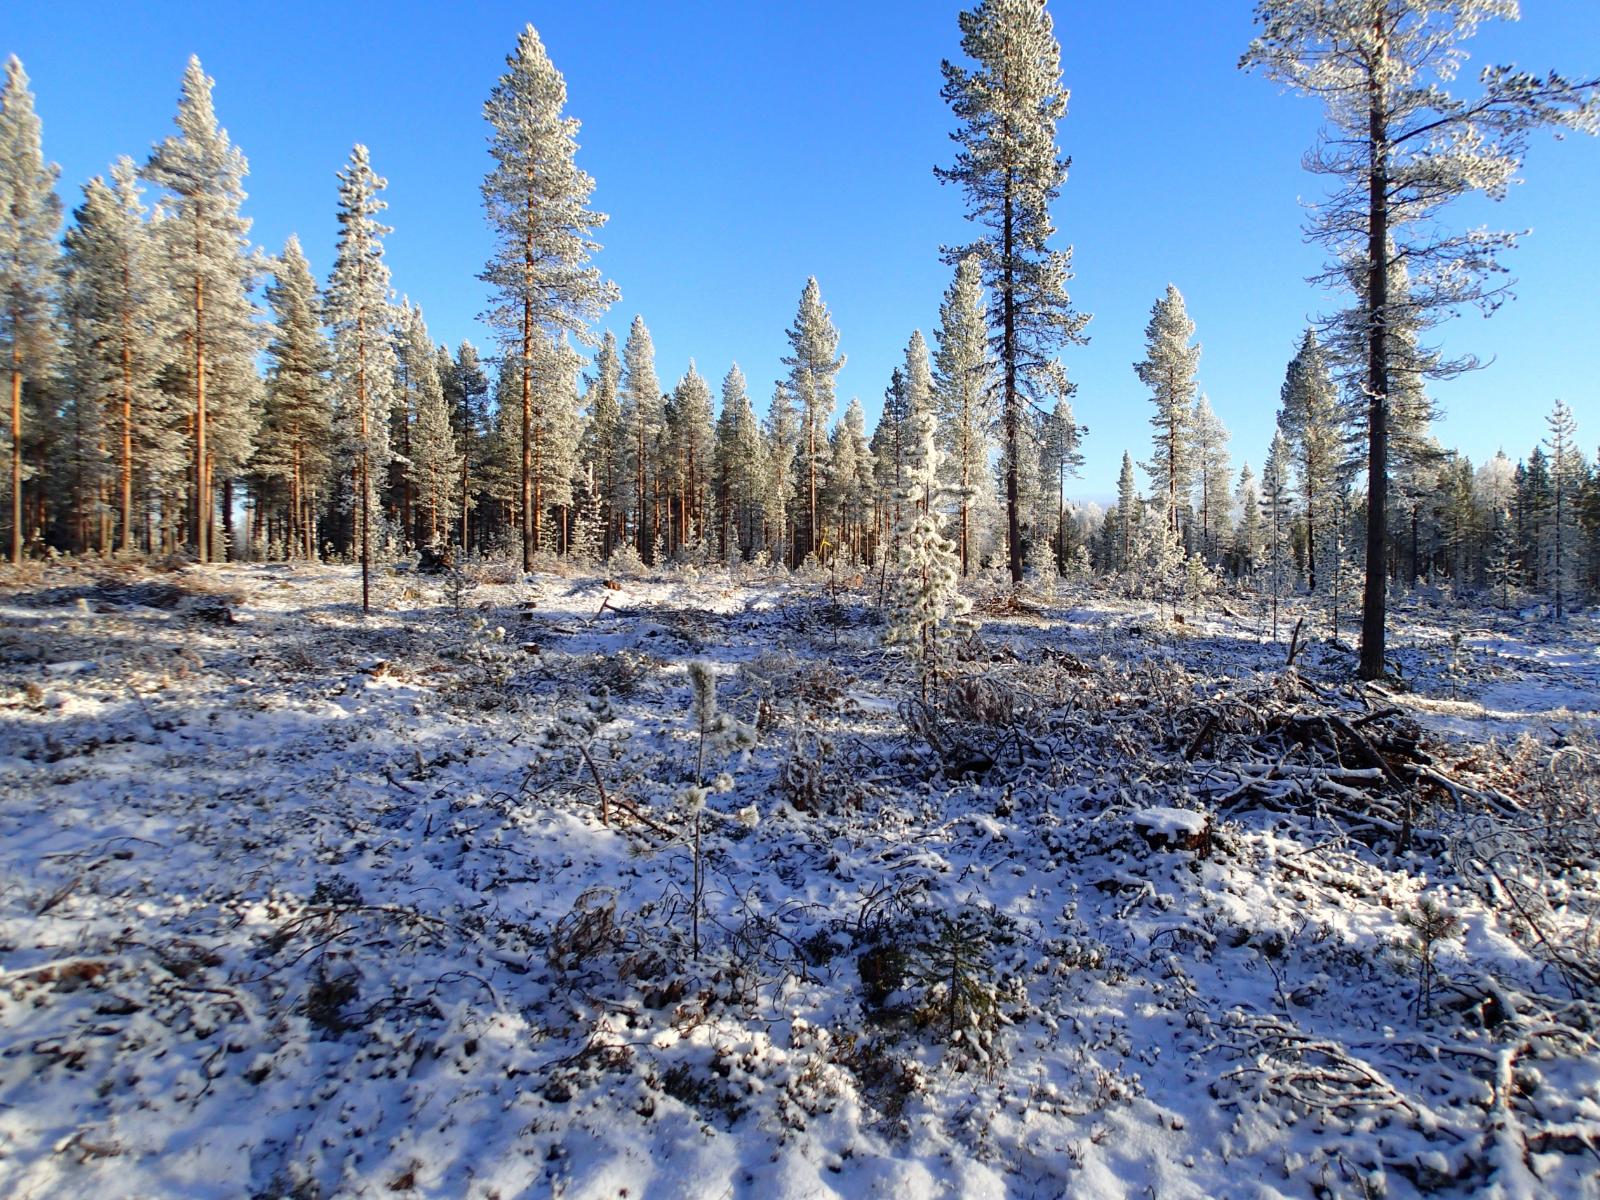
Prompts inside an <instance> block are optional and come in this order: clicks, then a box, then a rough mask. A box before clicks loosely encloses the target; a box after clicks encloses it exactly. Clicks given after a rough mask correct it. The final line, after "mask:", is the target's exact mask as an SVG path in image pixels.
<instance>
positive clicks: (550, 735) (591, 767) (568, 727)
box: [539, 688, 617, 825]
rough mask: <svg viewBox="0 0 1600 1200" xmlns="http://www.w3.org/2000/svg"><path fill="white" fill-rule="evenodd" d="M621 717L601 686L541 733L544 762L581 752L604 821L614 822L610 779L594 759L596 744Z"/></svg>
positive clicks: (541, 756)
mask: <svg viewBox="0 0 1600 1200" xmlns="http://www.w3.org/2000/svg"><path fill="white" fill-rule="evenodd" d="M616 719H617V714H616V710H615V709H613V708H612V707H611V697H610V695H609V693H607V691H606V689H605V688H599V689H597V690H596V691H594V692H592V693H591V694H589V695H588V696H585V697H584V698H583V703H582V704H581V705H578V706H575V707H572V708H567V709H563V710H562V711H561V712H559V713H558V714H556V719H555V721H554V722H552V723H551V724H550V725H548V726H547V727H546V728H545V730H544V732H543V733H541V734H540V735H539V754H540V758H541V759H542V760H544V761H551V760H553V759H555V758H558V757H559V756H561V755H563V754H566V753H572V754H575V755H577V757H578V759H579V760H580V761H581V762H582V763H583V765H584V767H585V768H586V769H587V770H588V772H589V778H591V779H592V780H594V790H595V794H596V795H597V796H598V798H599V801H600V823H601V824H602V825H610V824H611V797H610V795H609V794H608V793H607V792H606V781H605V779H604V778H603V777H602V776H601V774H600V768H599V767H598V766H597V765H596V764H595V761H594V754H593V751H594V748H595V743H596V742H597V741H598V740H599V738H600V736H601V734H602V733H603V732H604V730H605V728H606V726H608V725H610V724H612V723H613V722H614V721H616Z"/></svg>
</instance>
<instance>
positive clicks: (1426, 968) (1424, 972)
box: [1395, 895, 1461, 1017]
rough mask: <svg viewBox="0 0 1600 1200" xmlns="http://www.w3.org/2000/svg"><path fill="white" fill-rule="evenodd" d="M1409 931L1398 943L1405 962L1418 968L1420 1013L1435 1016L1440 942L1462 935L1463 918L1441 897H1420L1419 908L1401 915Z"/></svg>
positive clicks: (1397, 946) (1401, 921) (1398, 948)
mask: <svg viewBox="0 0 1600 1200" xmlns="http://www.w3.org/2000/svg"><path fill="white" fill-rule="evenodd" d="M1400 923H1401V924H1402V925H1404V926H1405V927H1406V930H1407V931H1408V932H1407V933H1406V935H1405V937H1403V938H1402V939H1401V940H1400V941H1398V942H1397V943H1396V944H1395V949H1396V950H1397V951H1398V952H1399V954H1400V956H1401V959H1402V961H1403V962H1407V963H1415V964H1416V971H1417V1015H1418V1016H1419V1017H1431V1016H1432V1015H1433V992H1434V989H1435V988H1437V987H1438V986H1439V982H1440V978H1439V966H1438V954H1439V944H1440V943H1441V942H1447V941H1454V940H1455V939H1456V938H1459V937H1460V936H1461V918H1460V917H1458V916H1456V914H1455V913H1453V912H1451V911H1450V909H1449V908H1448V907H1447V906H1446V905H1445V904H1444V902H1443V901H1441V900H1436V899H1434V898H1433V897H1432V896H1428V895H1423V896H1418V897H1417V905H1416V908H1414V909H1412V910H1410V911H1409V912H1404V913H1401V914H1400Z"/></svg>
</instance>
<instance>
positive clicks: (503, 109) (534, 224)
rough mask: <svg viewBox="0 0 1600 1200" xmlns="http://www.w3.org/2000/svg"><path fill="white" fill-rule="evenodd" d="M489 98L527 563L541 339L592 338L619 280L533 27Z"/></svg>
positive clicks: (535, 516)
mask: <svg viewBox="0 0 1600 1200" xmlns="http://www.w3.org/2000/svg"><path fill="white" fill-rule="evenodd" d="M506 65H507V67H508V68H509V69H508V70H507V72H506V73H505V74H504V75H502V76H501V77H500V80H499V82H498V83H497V84H495V87H494V90H493V91H492V92H491V93H490V94H489V99H488V102H487V103H485V104H484V116H485V117H487V118H488V121H489V124H490V125H491V126H492V127H493V129H494V133H493V135H492V136H491V138H490V141H489V153H490V154H491V155H492V156H493V157H494V160H495V165H494V169H493V170H492V171H490V172H489V175H488V177H487V178H486V179H485V180H484V182H483V202H484V205H485V207H486V208H487V209H488V213H489V220H490V223H491V224H492V225H493V226H494V227H495V230H496V231H497V233H498V234H499V238H500V245H499V248H498V250H497V251H496V252H495V256H494V257H493V258H492V259H490V260H489V265H488V267H487V268H486V269H485V271H484V273H483V278H484V279H485V280H486V281H487V282H488V283H490V284H491V285H493V287H494V289H495V294H496V297H497V303H496V304H495V306H494V307H493V308H492V309H490V311H489V314H488V316H489V319H490V321H491V322H492V323H493V324H495V325H496V326H498V327H499V328H500V329H501V330H502V331H503V340H504V344H505V352H506V354H507V355H508V356H510V355H514V356H515V357H516V358H517V362H518V371H519V381H518V383H519V386H518V393H519V395H518V399H519V400H520V402H521V405H522V493H521V494H522V503H521V511H522V569H523V570H524V571H526V570H528V569H530V568H531V567H532V565H533V551H534V549H535V548H536V547H537V545H538V542H539V518H540V511H541V509H542V507H543V506H542V504H540V503H539V500H538V498H537V497H535V495H534V490H535V488H534V482H535V474H536V472H535V469H534V457H535V453H536V449H535V446H534V438H535V421H534V415H533V407H534V371H535V359H536V357H537V356H538V355H539V354H540V353H541V350H540V348H539V347H537V346H536V345H535V339H536V338H537V337H539V336H541V331H542V336H543V337H544V338H545V340H546V341H547V342H548V343H550V344H551V348H549V349H548V350H547V351H546V353H547V354H548V355H550V356H554V357H550V358H549V359H548V361H551V362H554V361H555V360H556V357H559V356H558V354H557V351H556V350H555V349H554V342H555V339H556V338H557V336H558V335H559V334H560V333H562V332H566V333H570V334H573V335H574V336H576V337H578V338H580V339H587V338H589V336H590V334H589V328H588V326H589V323H590V322H592V321H593V320H595V319H597V318H598V317H599V316H600V315H601V314H602V313H603V312H604V311H605V310H606V308H608V307H609V306H610V305H611V304H612V303H613V302H614V301H615V300H616V299H617V295H618V293H617V289H616V287H615V286H614V285H612V284H610V283H607V282H605V281H603V280H602V279H601V277H600V272H599V270H598V269H597V268H595V267H593V266H590V265H589V258H590V256H591V255H592V254H593V253H594V252H595V251H596V250H598V249H599V246H598V245H597V244H596V243H595V241H594V234H595V231H596V230H598V229H599V228H600V226H602V225H603V224H605V221H606V218H605V214H603V213H599V212H595V211H594V210H593V209H591V208H589V206H588V205H589V197H590V196H591V194H593V192H594V180H593V179H591V178H590V177H589V175H588V174H587V173H586V172H584V171H582V170H580V169H579V168H578V166H577V162H576V156H577V151H578V141H577V136H578V122H577V121H576V120H575V119H573V118H572V117H568V116H565V115H563V111H562V110H563V109H564V108H565V107H566V103H567V83H566V80H565V79H563V78H562V76H561V72H559V71H557V70H556V68H555V64H554V63H552V62H551V61H550V56H549V55H548V54H546V53H545V48H544V44H543V43H542V42H541V41H540V40H539V35H538V33H536V32H535V31H534V28H533V26H532V25H529V26H527V27H526V28H524V29H523V31H522V34H521V36H519V37H518V39H517V48H516V50H515V51H514V52H513V53H512V54H510V55H509V56H508V57H507V58H506Z"/></svg>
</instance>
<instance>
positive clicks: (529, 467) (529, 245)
mask: <svg viewBox="0 0 1600 1200" xmlns="http://www.w3.org/2000/svg"><path fill="white" fill-rule="evenodd" d="M526 187H527V208H528V220H527V225H526V227H525V229H526V233H525V234H524V237H523V243H522V570H523V573H524V574H526V573H527V572H529V571H531V570H533V549H534V546H535V545H537V544H538V540H539V513H538V508H537V507H535V505H534V502H533V166H532V164H531V163H530V164H529V165H528V167H527V170H526Z"/></svg>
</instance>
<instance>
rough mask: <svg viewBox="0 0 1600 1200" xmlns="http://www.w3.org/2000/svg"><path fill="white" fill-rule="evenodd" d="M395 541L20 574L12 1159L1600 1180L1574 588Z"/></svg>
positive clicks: (897, 1180) (869, 1184)
mask: <svg viewBox="0 0 1600 1200" xmlns="http://www.w3.org/2000/svg"><path fill="white" fill-rule="evenodd" d="M357 580H358V572H357V570H356V569H354V568H348V567H316V566H304V565H296V566H292V567H291V566H287V565H282V564H278V565H250V566H243V565H241V566H214V567H207V568H188V569H185V570H181V571H177V572H173V573H166V574H155V573H149V572H144V571H136V570H134V569H132V568H129V569H126V570H123V569H115V568H109V567H104V568H89V567H84V568H68V567H50V568H30V569H29V572H28V574H26V575H13V576H12V577H11V579H10V582H9V583H0V1193H3V1194H5V1195H8V1196H16V1197H30V1196H68V1195H104V1196H163V1197H165V1196H181V1197H213V1196H215V1197H223V1196H238V1195H250V1196H255V1197H277V1196H293V1197H298V1198H302V1200H308V1198H312V1197H335V1196H339V1197H345V1196H349V1197H356V1196H372V1197H376V1196H388V1195H399V1196H440V1197H443V1196H473V1197H481V1198H488V1197H500V1198H501V1200H511V1198H512V1197H524V1196H526V1197H533V1196H562V1197H568V1198H578V1197H583V1198H596V1200H598V1198H599V1197H609V1198H617V1197H632V1198H638V1197H651V1198H655V1197H685V1198H688V1197H695V1198H699V1197H710V1196H760V1197H763V1200H777V1198H788V1197H795V1198H799V1197H818V1196H846V1197H869V1196H882V1197H896V1198H904V1200H915V1198H919V1197H938V1196H964V1197H1055V1196H1061V1195H1066V1194H1073V1195H1092V1196H1107V1197H1111V1196H1124V1195H1126V1196H1147V1195H1156V1196H1161V1197H1221V1196H1229V1197H1278V1196H1285V1197H1309V1196H1360V1195H1390V1196H1409V1195H1416V1194H1424V1193H1425V1194H1458V1195H1464V1194H1468V1193H1473V1194H1478V1193H1486V1194H1499V1195H1504V1196H1539V1195H1549V1196H1563V1197H1597V1196H1600V1182H1597V1181H1600V1052H1597V1050H1596V1047H1595V1044H1594V1039H1595V1027H1594V1019H1595V1016H1596V1014H1597V1013H1600V1007H1597V1005H1600V919H1597V914H1600V806H1597V804H1596V797H1597V795H1600V765H1597V763H1596V760H1595V756H1594V752H1593V743H1592V740H1591V738H1592V732H1593V726H1594V722H1595V719H1596V710H1597V709H1600V650H1597V648H1596V638H1595V633H1596V630H1595V627H1594V625H1593V624H1592V623H1591V622H1590V621H1589V620H1588V619H1586V618H1582V617H1578V618H1573V619H1572V620H1571V621H1569V622H1568V623H1567V625H1566V626H1565V628H1558V627H1555V626H1552V625H1550V624H1548V623H1540V624H1537V625H1535V624H1529V625H1523V624H1522V623H1520V622H1519V621H1518V620H1516V619H1515V618H1512V617H1505V616H1501V615H1497V614H1493V613H1490V612H1487V611H1485V612H1483V613H1480V614H1478V615H1477V616H1475V617H1471V618H1470V619H1469V621H1470V623H1469V624H1467V625H1466V626H1464V627H1463V630H1462V633H1463V636H1462V637H1461V638H1460V639H1459V642H1458V643H1457V644H1455V645H1454V646H1453V644H1452V642H1451V639H1450V636H1449V634H1450V632H1451V631H1452V627H1450V626H1448V624H1447V622H1446V619H1445V617H1444V615H1443V613H1442V611H1441V613H1440V615H1439V616H1438V617H1437V619H1435V618H1434V617H1433V616H1432V615H1430V613H1431V610H1429V609H1427V608H1426V607H1423V606H1414V607H1411V608H1408V609H1403V610H1402V611H1401V613H1400V614H1399V616H1400V623H1399V625H1398V626H1397V632H1396V636H1395V642H1396V643H1397V645H1398V647H1399V649H1398V651H1397V653H1396V657H1397V659H1398V660H1399V661H1400V663H1401V664H1402V666H1403V668H1404V671H1405V675H1406V678H1407V679H1408V681H1409V682H1410V684H1411V688H1412V690H1410V691H1399V690H1396V691H1393V692H1392V693H1380V692H1379V691H1377V690H1376V689H1369V690H1367V691H1365V692H1362V691H1359V690H1357V689H1356V688H1355V687H1353V686H1350V685H1347V684H1345V683H1344V682H1342V681H1343V680H1344V679H1346V678H1348V675H1349V665H1350V657H1349V655H1348V654H1346V653H1344V652H1341V651H1337V650H1335V649H1333V648H1331V647H1329V646H1327V645H1326V644H1325V643H1323V642H1321V641H1313V642H1312V643H1311V644H1310V645H1309V646H1308V648H1306V649H1305V650H1304V651H1303V652H1302V653H1301V654H1300V656H1299V657H1298V659H1297V662H1296V666H1297V669H1296V670H1286V669H1285V667H1284V658H1285V645H1284V644H1281V643H1277V642H1273V641H1271V640H1270V639H1262V638H1261V637H1260V636H1259V631H1260V629H1261V627H1262V618H1261V616H1260V614H1259V612H1258V611H1257V609H1256V608H1255V607H1254V604H1253V602H1251V601H1249V600H1245V599H1239V598H1229V599H1228V600H1227V601H1226V602H1225V603H1224V602H1212V604H1211V606H1210V608H1209V609H1208V610H1203V611H1202V612H1201V613H1199V614H1191V613H1185V614H1183V620H1182V622H1181V623H1180V622H1178V621H1176V620H1173V619H1172V616H1171V614H1170V613H1167V614H1165V615H1163V613H1161V612H1158V611H1157V610H1156V609H1155V608H1154V607H1152V606H1150V605H1133V604H1130V603H1128V602H1126V601H1121V600H1115V599H1110V598H1107V597H1104V596H1100V595H1096V594H1091V593H1088V592H1081V593H1072V594H1070V595H1069V594H1065V593H1063V594H1061V595H1058V596H1055V597H1050V596H1044V595H1030V596H1029V597H1028V600H1027V604H1026V605H1025V606H1022V607H1016V606H1011V605H1007V604H1003V603H1000V602H999V601H994V602H989V603H986V602H985V601H984V600H983V599H982V596H983V594H984V593H982V592H981V590H980V592H979V597H980V598H979V602H978V604H977V607H976V615H977V616H978V618H979V621H980V628H979V629H978V630H977V631H976V632H975V633H973V634H971V635H970V636H966V637H964V638H963V639H961V640H959V641H958V642H957V644H956V646H957V653H956V662H955V664H954V670H953V673H952V674H953V677H952V678H951V679H949V680H947V681H946V686H947V688H948V691H947V694H946V696H945V699H944V701H943V702H942V703H941V704H940V705H939V706H938V707H937V708H936V709H931V708H922V707H920V706H919V705H917V704H915V703H913V702H912V701H911V700H910V698H911V697H913V696H914V695H915V686H914V683H913V681H912V675H911V673H910V671H909V670H908V668H907V667H906V665H905V663H904V662H903V660H901V659H900V658H899V657H898V656H895V655H886V654H885V653H884V651H883V650H882V649H881V648H880V645H879V641H880V637H881V633H882V628H881V617H880V616H879V611H880V610H879V607H878V604H877V596H876V588H875V587H874V583H875V581H873V580H867V579H858V580H852V581H847V582H849V583H850V584H852V585H853V586H846V587H842V588H840V589H839V590H838V591H837V592H835V591H834V590H833V589H832V588H831V587H830V584H829V581H828V580H827V579H825V578H817V579H814V580H812V581H810V582H806V581H803V580H795V581H791V580H790V579H789V577H788V576H787V574H786V573H785V574H783V575H781V576H780V575H764V574H759V573H750V574H748V575H738V574H734V575H730V573H729V572H727V571H725V570H716V571H706V572H704V573H701V574H699V575H695V574H693V573H692V572H691V573H687V574H667V575H658V576H650V577H646V578H623V579H620V580H615V581H608V580H606V579H604V578H602V577H595V576H584V575H577V574H569V573H565V572H562V573H557V572H548V573H541V574H537V575H534V576H531V577H529V579H528V580H526V581H523V580H522V579H521V578H520V577H519V576H518V575H516V574H514V573H512V572H511V571H509V569H507V570H505V571H502V572H501V573H500V574H499V576H498V581H495V580H494V579H491V578H485V579H484V581H483V582H482V583H481V584H480V585H479V586H477V587H476V588H474V589H473V590H472V591H471V592H470V594H469V595H468V596H467V597H466V598H465V605H464V612H463V613H462V614H461V615H459V616H458V615H456V614H455V613H454V612H452V611H451V608H450V606H449V605H448V603H447V602H446V598H445V596H444V595H443V593H442V591H441V587H440V585H439V582H438V581H437V580H434V579H428V578H423V577H419V576H414V575H409V574H405V575H387V576H385V577H383V578H382V579H381V580H380V582H379V584H378V587H377V591H376V595H375V608H378V609H380V610H381V611H375V612H374V613H373V615H372V616H370V617H368V618H365V619H364V618H363V617H362V616H361V614H360V610H359V604H358V603H357V600H358V598H359V583H358V581H357ZM995 594H996V595H999V594H1000V593H999V591H998V589H997V590H996V592H995ZM1230 614H1233V615H1230ZM1313 623H1314V622H1313V621H1312V620H1311V619H1310V618H1308V621H1307V624H1308V626H1310V625H1312V624H1313ZM1283 633H1284V640H1285V641H1287V637H1288V631H1287V629H1285V630H1284V631H1283ZM1319 634H1320V630H1319ZM698 661H704V662H706V663H708V664H709V666H710V668H711V670H712V672H713V674H714V677H715V680H716V685H717V701H718V704H719V706H720V708H721V710H722V711H723V712H725V713H727V714H731V715H732V716H733V717H735V718H736V719H737V720H736V722H734V724H735V725H737V726H740V727H741V728H742V727H748V728H749V729H750V730H753V731H754V734H755V737H756V742H755V745H754V747H753V748H749V749H738V748H736V747H735V748H731V749H726V750H724V749H719V748H718V747H717V746H716V745H713V746H712V748H711V751H710V752H709V753H707V755H706V757H705V761H704V764H703V772H704V780H705V782H707V783H708V784H709V783H710V782H711V781H712V779H713V778H714V777H715V776H717V775H720V774H723V773H726V775H727V776H728V778H727V779H725V780H722V781H720V785H719V786H713V787H711V789H710V794H709V796H707V797H706V799H705V801H704V803H705V806H706V812H705V813H704V814H703V815H702V816H701V818H700V824H701V845H702V859H701V861H702V864H703V868H704V870H703V880H704V882H703V888H702V891H703V896H702V897H701V904H700V906H699V907H700V909H701V913H700V919H699V921H698V922H696V921H695V915H696V907H697V906H696V903H695V888H694V878H695V870H694V856H693V850H692V847H693V840H694V839H693V836H692V835H693V827H694V824H695V819H694V818H693V817H692V816H691V815H690V809H689V808H686V807H685V805H684V804H683V802H682V796H681V793H683V792H684V790H685V789H686V788H687V787H689V786H690V785H692V784H694V783H695V782H696V780H695V779H694V778H693V773H694V771H695V766H696V761H697V757H698V756H699V753H700V747H699V741H698V738H697V735H696V732H695V726H694V724H693V722H692V720H691V716H690V695H691V680H690V673H689V671H688V669H687V665H688V664H689V663H691V662H698ZM600 688H604V689H606V691H607V693H608V695H609V704H610V707H609V709H608V710H607V711H606V712H605V714H604V716H605V717H608V718H610V719H609V720H606V719H597V720H595V721H593V722H591V724H590V727H591V729H592V740H591V741H586V742H585V743H584V750H585V751H586V752H587V754H588V759H587V761H585V758H584V756H583V755H582V754H579V753H577V752H576V750H577V745H576V735H571V736H568V737H567V740H566V741H562V740H561V739H560V738H556V739H555V740H554V742H553V743H552V741H551V739H549V738H547V737H545V736H544V735H545V731H546V730H547V729H549V728H550V726H551V724H552V721H554V720H555V719H556V717H557V715H558V714H560V713H563V712H567V711H569V710H574V709H579V710H581V709H582V708H583V701H584V698H585V697H586V696H587V695H589V694H591V693H593V692H595V691H596V690H597V689H600ZM580 724H581V722H580ZM573 727H574V726H573V725H572V724H571V723H570V722H569V725H568V726H567V728H569V729H570V728H573ZM1524 735H1526V737H1524ZM1518 739H1524V740H1522V741H1520V742H1519V740H1518ZM597 778H598V779H599V780H600V782H601V784H602V785H603V787H604V789H605V792H606V801H607V811H608V814H609V816H610V817H611V825H610V826H609V827H608V826H606V825H604V824H602V822H601V819H600V804H599V800H600V797H599V792H598V789H597V788H596V786H595V781H596V779H597ZM751 805H753V806H754V808H755V810H756V814H757V816H758V823H756V824H755V826H754V828H751V827H750V822H749V819H748V816H747V817H746V819H744V820H740V819H739V818H738V816H737V815H736V814H738V813H739V811H740V810H741V809H747V806H751ZM697 926H698V934H699V937H700V940H701V949H700V953H699V954H698V955H696V954H695V952H694V943H693V940H694V937H695V934H696V928H697Z"/></svg>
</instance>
